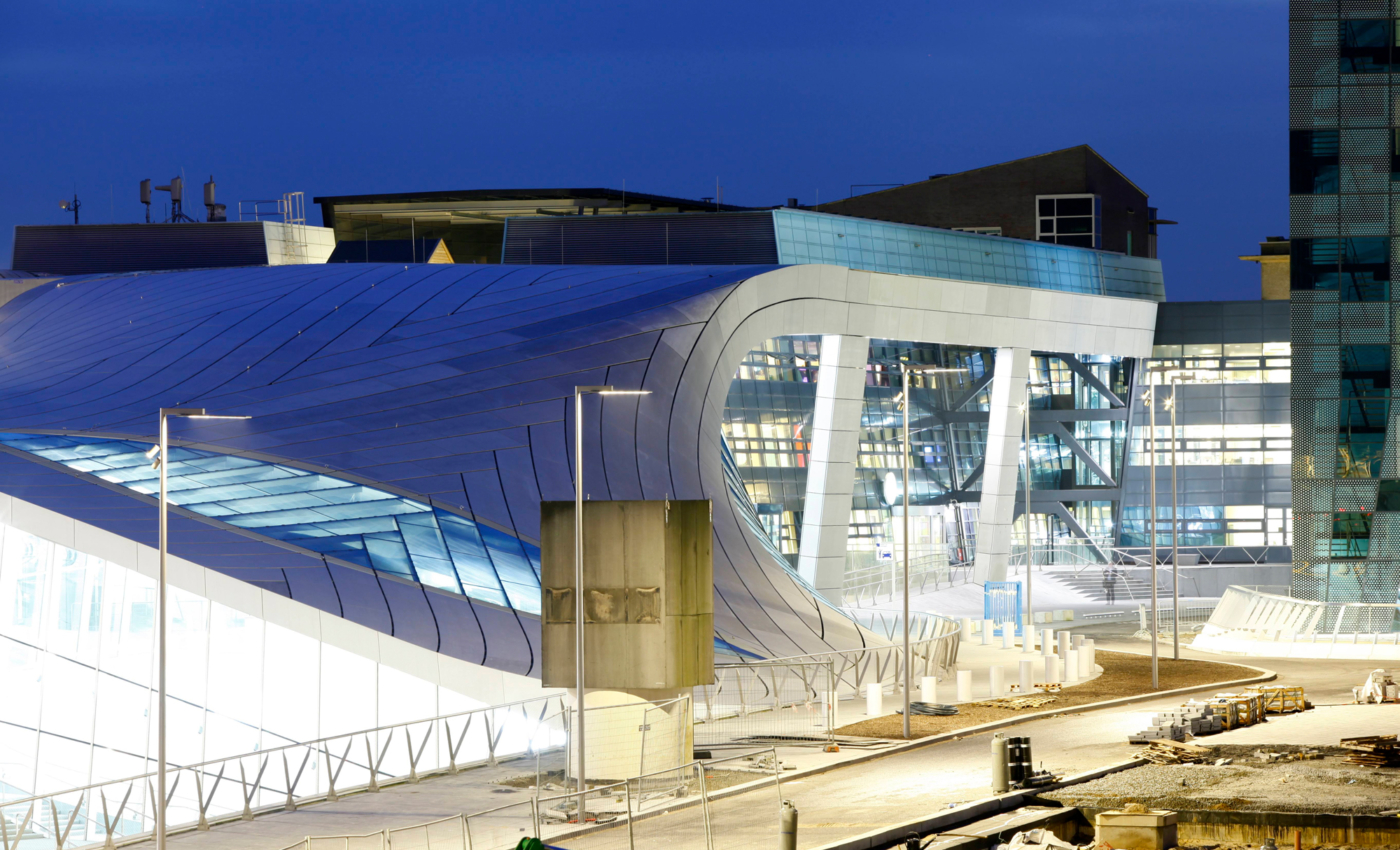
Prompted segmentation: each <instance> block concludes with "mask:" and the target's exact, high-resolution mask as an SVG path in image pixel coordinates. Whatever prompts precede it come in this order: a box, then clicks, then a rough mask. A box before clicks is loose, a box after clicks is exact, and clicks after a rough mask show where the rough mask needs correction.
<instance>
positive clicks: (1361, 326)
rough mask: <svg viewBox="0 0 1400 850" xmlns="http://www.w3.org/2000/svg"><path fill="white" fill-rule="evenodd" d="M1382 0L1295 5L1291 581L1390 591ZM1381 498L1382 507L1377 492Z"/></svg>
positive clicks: (1299, 586)
mask: <svg viewBox="0 0 1400 850" xmlns="http://www.w3.org/2000/svg"><path fill="white" fill-rule="evenodd" d="M1397 16H1400V8H1397V4H1396V3H1394V2H1392V0H1366V2H1340V0H1308V1H1307V2H1297V0H1295V2H1294V3H1292V4H1291V6H1290V21H1289V28H1290V39H1291V45H1292V48H1291V51H1290V57H1289V71H1290V74H1289V78H1290V84H1289V92H1290V110H1289V119H1290V121H1289V128H1290V134H1289V191H1290V217H1291V229H1292V254H1293V257H1292V263H1291V281H1290V284H1291V289H1292V292H1291V304H1292V343H1293V353H1292V355H1293V382H1292V399H1291V401H1292V418H1293V422H1292V425H1293V436H1292V440H1293V510H1294V535H1295V538H1296V541H1295V545H1294V548H1293V554H1294V575H1293V592H1294V595H1296V596H1299V597H1302V598H1307V599H1322V600H1327V601H1334V602H1394V601H1396V598H1397V591H1398V590H1400V512H1398V511H1397V510H1396V508H1400V505H1395V504H1393V503H1391V502H1390V501H1389V500H1384V499H1382V494H1383V493H1385V492H1387V491H1389V490H1391V489H1394V488H1395V487H1396V486H1397V484H1396V482H1400V462H1397V453H1396V445H1395V442H1396V441H1395V434H1394V432H1393V429H1392V426H1391V421H1392V420H1391V408H1390V404H1391V389H1392V372H1393V369H1394V366H1395V360H1396V358H1395V356H1394V355H1395V349H1394V346H1395V344H1396V343H1397V341H1400V340H1397V339H1396V336H1395V333H1396V331H1395V328H1394V310H1395V298H1394V292H1393V291H1392V290H1391V289H1390V282H1391V279H1392V277H1393V273H1394V270H1395V268H1396V263H1397V259H1400V257H1397V254H1396V247H1397V243H1396V238H1395V237H1396V234H1397V232H1400V231H1397V220H1396V207H1397V203H1398V202H1400V193H1398V192H1397V188H1396V187H1397V185H1398V184H1397V183H1396V182H1395V181H1396V178H1397V176H1400V175H1397V170H1396V162H1397V159H1396V155H1397V150H1396V135H1397V129H1396V128H1397V125H1400V120H1397V116H1396V114H1395V111H1394V110H1395V106H1394V104H1395V97H1396V71H1397V70H1400V68H1397V64H1396V62H1397V60H1400V53H1397V51H1398V50H1400V47H1397V45H1400V41H1397V37H1396V36H1397V32H1400V30H1397ZM1382 503H1384V506H1382Z"/></svg>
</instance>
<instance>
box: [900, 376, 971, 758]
mask: <svg viewBox="0 0 1400 850" xmlns="http://www.w3.org/2000/svg"><path fill="white" fill-rule="evenodd" d="M966 371H967V370H966V369H938V368H929V369H910V368H909V364H908V363H907V362H906V361H903V360H901V361H899V380H900V394H899V397H900V400H901V403H900V407H901V408H902V409H903V413H904V427H903V429H902V433H903V435H904V439H903V440H902V442H903V444H904V445H903V446H902V448H903V451H902V452H901V454H902V455H903V458H904V460H903V467H904V469H903V473H904V474H903V475H902V476H901V477H902V478H903V479H904V683H903V684H904V687H903V691H904V739H905V740H906V741H907V740H909V737H910V729H909V688H910V672H909V668H910V667H912V666H913V665H912V664H911V663H910V660H911V659H910V658H909V407H910V401H911V399H910V397H909V373H910V372H920V373H922V374H931V373H939V372H966Z"/></svg>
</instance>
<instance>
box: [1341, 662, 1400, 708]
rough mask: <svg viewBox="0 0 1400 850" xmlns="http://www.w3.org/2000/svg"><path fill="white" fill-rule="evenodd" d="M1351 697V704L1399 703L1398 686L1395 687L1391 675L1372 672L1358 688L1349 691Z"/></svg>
mask: <svg viewBox="0 0 1400 850" xmlns="http://www.w3.org/2000/svg"><path fill="white" fill-rule="evenodd" d="M1351 697H1352V702H1355V703H1361V704H1367V703H1382V702H1400V685H1396V683H1395V676H1394V675H1393V674H1391V673H1389V672H1387V671H1385V670H1372V671H1371V675H1369V676H1367V677H1366V681H1365V682H1364V683H1363V684H1362V685H1361V686H1360V687H1355V688H1352V689H1351Z"/></svg>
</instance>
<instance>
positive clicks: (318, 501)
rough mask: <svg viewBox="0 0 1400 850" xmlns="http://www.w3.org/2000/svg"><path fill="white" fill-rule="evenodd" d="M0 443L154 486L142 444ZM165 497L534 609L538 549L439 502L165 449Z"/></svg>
mask: <svg viewBox="0 0 1400 850" xmlns="http://www.w3.org/2000/svg"><path fill="white" fill-rule="evenodd" d="M0 443H3V444H4V445H6V446H9V447H10V448H13V449H18V450H19V451H22V452H27V453H29V454H32V455H36V456H38V457H42V458H44V459H46V460H51V461H54V462H56V463H61V464H63V465H64V466H66V467H68V468H69V469H74V470H77V471H79V472H85V473H88V474H90V475H93V476H96V477H97V478H100V479H102V480H103V481H108V482H111V483H113V484H120V485H121V486H123V487H126V488H127V489H130V490H133V491H135V492H137V493H142V494H145V495H148V496H154V495H158V494H159V492H160V480H159V473H158V472H157V471H156V470H154V469H152V468H151V463H150V460H148V459H147V458H146V450H147V449H149V448H150V445H149V444H147V443H138V442H135V441H132V440H107V439H100V438H95V437H76V436H53V435H47V434H5V433H0ZM166 476H167V477H166V488H167V494H168V497H169V499H170V502H171V503H172V504H175V505H178V506H180V507H182V508H185V509H186V510H188V511H191V512H192V513H196V514H199V515H200V516H206V517H210V518H211V519H217V520H218V521H220V522H224V523H227V524H229V525H231V526H234V527H236V528H242V529H247V530H250V531H253V532H256V533H257V534H261V535H264V536H266V537H270V538H272V539H274V540H280V541H283V542H286V543H291V544H294V545H296V546H299V547H301V548H303V549H307V550H310V551H312V552H318V553H321V554H323V555H327V556H329V557H333V558H336V559H338V560H340V561H344V562H347V563H351V564H356V565H359V566H362V567H366V568H368V569H371V570H375V571H377V572H382V573H388V574H390V575H396V576H399V577H401V578H406V579H409V580H411V581H417V582H420V583H422V584H424V585H427V586H429V587H434V588H437V589H439V590H445V591H448V592H450V593H459V594H463V595H465V596H469V597H471V598H473V599H479V600H482V601H484V602H491V603H494V604H496V605H508V606H511V607H514V608H517V609H519V610H522V611H527V612H529V613H532V614H538V613H539V609H540V582H539V549H538V548H537V547H534V546H531V545H529V544H527V543H524V542H523V541H521V540H518V539H516V538H515V537H514V536H512V535H510V534H507V533H505V532H502V531H498V530H496V529H494V528H489V527H487V526H484V525H481V524H479V523H477V522H475V521H473V520H471V519H469V518H467V517H463V516H459V515H457V514H453V513H449V512H447V511H444V510H442V509H441V508H435V507H433V506H431V505H428V504H425V503H423V502H420V501H417V500H416V499H409V498H406V497H404V496H399V495H397V494H394V493H389V492H387V491H384V490H378V489H375V488H374V487H366V486H365V485H363V484H357V483H355V482H353V481H346V480H344V479H340V478H334V477H331V476H329V475H320V474H317V473H314V472H307V471H306V470H304V469H297V468H295V467H291V466H284V465H282V464H278V463H268V462H266V461H260V460H253V459H251V458H245V457H237V456H235V455H224V454H218V453H215V452H210V451H205V450H203V449H191V448H186V447H183V446H171V447H170V458H169V465H168V466H167V467H166Z"/></svg>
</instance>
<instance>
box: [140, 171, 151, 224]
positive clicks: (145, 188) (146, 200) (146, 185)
mask: <svg viewBox="0 0 1400 850" xmlns="http://www.w3.org/2000/svg"><path fill="white" fill-rule="evenodd" d="M141 203H143V204H145V205H146V223H147V224H150V223H151V181H150V179H149V178H148V179H146V180H142V181H141Z"/></svg>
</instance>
